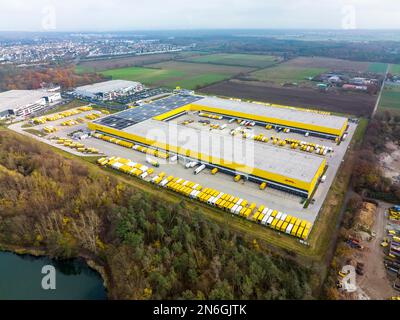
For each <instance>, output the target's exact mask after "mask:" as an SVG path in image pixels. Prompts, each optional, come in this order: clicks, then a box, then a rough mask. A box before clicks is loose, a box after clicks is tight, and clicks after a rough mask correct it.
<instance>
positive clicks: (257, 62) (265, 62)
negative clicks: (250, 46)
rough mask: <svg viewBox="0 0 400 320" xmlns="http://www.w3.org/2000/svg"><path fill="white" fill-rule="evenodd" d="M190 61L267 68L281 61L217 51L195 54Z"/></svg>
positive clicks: (255, 55) (267, 57) (270, 57)
mask: <svg viewBox="0 0 400 320" xmlns="http://www.w3.org/2000/svg"><path fill="white" fill-rule="evenodd" d="M185 61H189V62H198V63H214V64H222V65H231V66H243V67H253V68H266V67H269V66H271V65H274V64H275V63H277V62H279V61H280V59H279V58H278V57H274V56H269V55H261V54H260V55H259V54H230V53H216V54H209V55H201V56H194V57H191V58H187V59H185Z"/></svg>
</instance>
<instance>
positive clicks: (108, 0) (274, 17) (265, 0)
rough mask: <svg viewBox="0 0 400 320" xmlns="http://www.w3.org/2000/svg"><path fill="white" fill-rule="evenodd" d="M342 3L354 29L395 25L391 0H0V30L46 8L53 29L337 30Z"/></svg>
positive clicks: (24, 23)
mask: <svg viewBox="0 0 400 320" xmlns="http://www.w3.org/2000/svg"><path fill="white" fill-rule="evenodd" d="M348 5H351V6H354V8H355V13H356V21H357V27H358V28H369V29H376V28H393V29H395V28H400V19H398V17H399V16H400V1H397V0H381V1H378V0H330V1H323V0H322V1H321V0H320V1H315V0H247V1H246V0H200V1H199V0H187V1H185V0H140V1H138V0H69V1H65V0H31V1H28V0H2V1H1V9H2V10H1V11H0V30H32V31H40V30H43V21H44V20H45V19H48V18H49V17H48V16H46V14H47V15H48V14H50V13H51V12H54V13H55V16H54V17H53V18H55V19H54V21H55V26H56V28H57V30H58V31H67V30H71V31H76V30H94V31H97V30H141V29H212V28H266V29H268V28H293V29H296V28H314V29H319V28H329V29H339V28H341V25H342V20H343V13H342V9H343V7H344V6H348ZM48 8H53V9H54V10H47V9H48ZM49 12H50V13H49Z"/></svg>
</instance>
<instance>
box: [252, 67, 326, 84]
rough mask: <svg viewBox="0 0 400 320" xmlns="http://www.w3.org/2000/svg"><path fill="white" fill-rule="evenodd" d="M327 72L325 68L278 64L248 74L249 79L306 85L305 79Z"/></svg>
mask: <svg viewBox="0 0 400 320" xmlns="http://www.w3.org/2000/svg"><path fill="white" fill-rule="evenodd" d="M326 71H328V69H326V68H309V67H307V68H303V67H295V66H291V65H287V64H280V65H278V66H276V67H272V68H266V69H262V70H257V71H255V72H252V73H250V75H249V76H250V77H251V79H254V80H257V81H263V82H267V83H273V84H277V85H282V84H283V83H286V82H290V83H298V84H300V83H301V84H306V82H309V80H307V78H314V77H315V76H317V75H319V74H321V73H323V72H326Z"/></svg>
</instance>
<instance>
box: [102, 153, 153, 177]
mask: <svg viewBox="0 0 400 320" xmlns="http://www.w3.org/2000/svg"><path fill="white" fill-rule="evenodd" d="M97 163H98V164H100V165H102V166H108V167H110V168H112V169H115V170H118V171H120V172H123V173H125V174H129V175H131V176H136V177H140V178H142V179H145V178H146V177H147V176H149V175H151V174H152V173H153V172H154V169H153V168H149V167H148V166H145V165H143V164H141V163H137V162H134V161H132V160H130V159H125V158H120V157H111V158H100V159H98V160H97Z"/></svg>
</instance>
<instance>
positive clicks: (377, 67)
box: [368, 62, 388, 74]
mask: <svg viewBox="0 0 400 320" xmlns="http://www.w3.org/2000/svg"><path fill="white" fill-rule="evenodd" d="M387 67H388V65H387V63H380V62H373V63H370V65H369V67H368V71H369V72H373V73H382V74H385V73H386V70H387Z"/></svg>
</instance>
